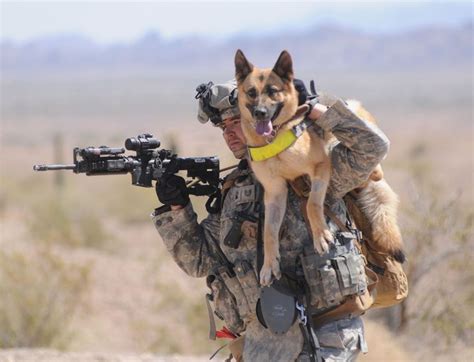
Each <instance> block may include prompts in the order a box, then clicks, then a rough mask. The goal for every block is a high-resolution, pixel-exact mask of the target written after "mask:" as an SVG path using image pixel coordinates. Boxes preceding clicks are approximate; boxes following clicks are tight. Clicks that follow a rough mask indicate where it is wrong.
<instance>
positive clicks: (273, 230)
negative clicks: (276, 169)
mask: <svg viewBox="0 0 474 362" xmlns="http://www.w3.org/2000/svg"><path fill="white" fill-rule="evenodd" d="M264 189H265V196H264V201H265V224H264V234H263V243H264V258H263V266H262V269H261V270H260V284H261V285H262V286H267V285H270V284H271V282H272V274H273V275H274V276H275V277H276V278H277V279H280V277H281V273H280V250H279V249H280V243H279V240H278V235H279V233H280V227H281V224H282V221H283V217H284V215H285V210H286V199H287V193H288V189H287V186H286V181H285V180H284V179H277V180H275V179H273V180H272V182H271V183H270V184H268V185H264Z"/></svg>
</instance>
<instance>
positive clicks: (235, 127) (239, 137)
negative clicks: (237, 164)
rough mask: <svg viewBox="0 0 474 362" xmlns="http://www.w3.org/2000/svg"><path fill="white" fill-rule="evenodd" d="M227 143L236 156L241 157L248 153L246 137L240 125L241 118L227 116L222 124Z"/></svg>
mask: <svg viewBox="0 0 474 362" xmlns="http://www.w3.org/2000/svg"><path fill="white" fill-rule="evenodd" d="M220 127H221V129H222V131H223V133H222V135H223V136H224V140H225V142H226V143H227V147H229V149H230V150H231V151H232V153H233V154H234V157H235V158H238V159H241V158H243V157H244V156H245V154H246V153H247V145H246V142H245V137H244V134H243V132H242V127H241V126H240V118H236V117H233V118H227V119H225V120H224V121H223V122H222V123H221V125H220Z"/></svg>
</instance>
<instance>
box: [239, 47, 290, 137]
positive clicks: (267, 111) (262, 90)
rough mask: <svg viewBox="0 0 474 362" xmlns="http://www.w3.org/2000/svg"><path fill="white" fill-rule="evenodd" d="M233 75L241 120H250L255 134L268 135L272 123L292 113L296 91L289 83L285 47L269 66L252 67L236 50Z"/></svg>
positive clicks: (280, 120)
mask: <svg viewBox="0 0 474 362" xmlns="http://www.w3.org/2000/svg"><path fill="white" fill-rule="evenodd" d="M235 78H236V79H237V87H238V89H239V96H238V99H239V108H240V112H241V116H242V120H243V121H248V122H250V125H251V127H252V128H254V129H255V132H256V133H257V134H258V135H260V136H268V135H270V134H271V133H272V131H273V128H274V127H275V126H278V125H280V124H282V123H283V122H285V121H287V120H289V119H290V118H291V117H293V115H294V114H295V112H296V109H297V107H298V94H297V92H296V90H295V87H294V85H293V62H292V60H291V56H290V54H289V53H288V52H287V51H286V50H284V51H282V52H281V54H280V56H279V57H278V60H277V62H276V63H275V66H274V67H273V69H270V68H267V69H260V68H257V67H254V66H253V65H252V64H251V63H250V62H249V61H248V60H247V58H246V57H245V55H244V53H243V52H242V51H241V50H240V49H239V50H237V53H236V54H235Z"/></svg>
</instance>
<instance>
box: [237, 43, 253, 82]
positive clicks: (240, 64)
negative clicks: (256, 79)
mask: <svg viewBox="0 0 474 362" xmlns="http://www.w3.org/2000/svg"><path fill="white" fill-rule="evenodd" d="M234 63H235V79H237V83H242V82H243V81H244V80H245V78H247V76H248V75H249V74H250V73H252V70H253V64H252V63H250V62H249V61H248V60H247V58H246V57H245V55H244V53H243V52H242V50H240V49H238V50H237V52H236V53H235V59H234Z"/></svg>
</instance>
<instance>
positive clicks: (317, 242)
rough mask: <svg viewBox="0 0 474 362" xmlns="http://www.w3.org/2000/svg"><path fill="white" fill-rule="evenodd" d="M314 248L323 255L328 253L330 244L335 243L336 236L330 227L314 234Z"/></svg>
mask: <svg viewBox="0 0 474 362" xmlns="http://www.w3.org/2000/svg"><path fill="white" fill-rule="evenodd" d="M313 243H314V250H315V251H316V252H317V253H318V254H320V255H322V254H324V253H327V251H328V250H329V245H330V244H333V243H334V236H333V235H332V233H331V231H330V230H329V229H324V230H322V232H321V233H319V234H316V235H314V236H313Z"/></svg>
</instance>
